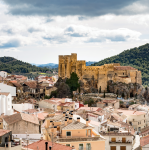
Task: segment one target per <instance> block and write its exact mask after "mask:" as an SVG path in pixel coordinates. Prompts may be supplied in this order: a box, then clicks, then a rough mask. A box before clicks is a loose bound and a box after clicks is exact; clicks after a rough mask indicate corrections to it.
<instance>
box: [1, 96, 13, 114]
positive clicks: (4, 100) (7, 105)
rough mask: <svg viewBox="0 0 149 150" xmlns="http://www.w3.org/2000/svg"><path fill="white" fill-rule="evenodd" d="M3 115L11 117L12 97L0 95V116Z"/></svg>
mask: <svg viewBox="0 0 149 150" xmlns="http://www.w3.org/2000/svg"><path fill="white" fill-rule="evenodd" d="M2 113H4V114H5V115H12V114H13V109H12V97H11V94H9V95H8V96H6V95H0V115H1V114H2Z"/></svg>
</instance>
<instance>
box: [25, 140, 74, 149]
mask: <svg viewBox="0 0 149 150" xmlns="http://www.w3.org/2000/svg"><path fill="white" fill-rule="evenodd" d="M45 142H48V149H49V146H52V142H49V141H46V140H40V141H37V142H34V143H32V144H30V145H28V148H30V149H32V150H37V149H39V150H45ZM25 148H27V146H26V147H25ZM53 150H72V148H71V147H69V146H65V145H61V144H58V143H54V144H53Z"/></svg>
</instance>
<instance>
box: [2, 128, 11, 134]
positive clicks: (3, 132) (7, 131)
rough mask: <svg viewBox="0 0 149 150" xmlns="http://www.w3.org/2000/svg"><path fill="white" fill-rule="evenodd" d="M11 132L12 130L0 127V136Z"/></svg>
mask: <svg viewBox="0 0 149 150" xmlns="http://www.w3.org/2000/svg"><path fill="white" fill-rule="evenodd" d="M9 132H11V130H4V129H0V136H3V135H5V134H6V133H9Z"/></svg>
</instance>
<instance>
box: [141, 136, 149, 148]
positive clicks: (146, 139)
mask: <svg viewBox="0 0 149 150" xmlns="http://www.w3.org/2000/svg"><path fill="white" fill-rule="evenodd" d="M147 144H149V135H148V136H144V137H142V138H141V139H140V145H141V146H145V145H147Z"/></svg>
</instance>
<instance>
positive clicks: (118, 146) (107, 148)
mask: <svg viewBox="0 0 149 150" xmlns="http://www.w3.org/2000/svg"><path fill="white" fill-rule="evenodd" d="M103 137H104V138H105V139H106V141H105V150H111V146H116V150H121V146H126V150H131V149H132V143H133V140H132V136H103ZM111 138H116V141H119V140H121V141H122V138H126V142H127V141H128V140H129V141H131V142H132V143H130V144H127V143H126V144H125V143H113V144H112V143H109V141H111Z"/></svg>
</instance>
